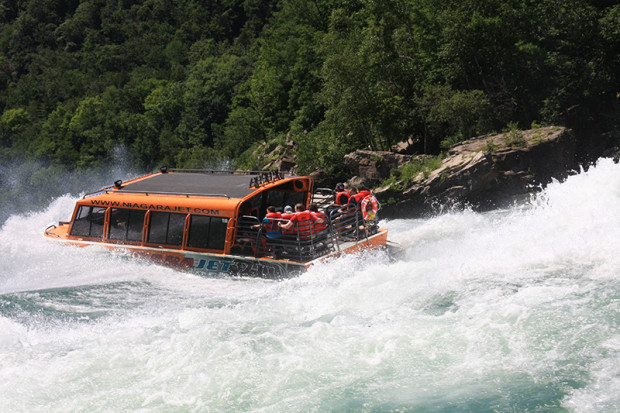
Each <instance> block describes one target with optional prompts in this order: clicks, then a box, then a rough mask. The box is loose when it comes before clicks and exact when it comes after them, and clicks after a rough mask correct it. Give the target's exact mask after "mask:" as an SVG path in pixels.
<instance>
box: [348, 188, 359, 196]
mask: <svg viewBox="0 0 620 413" xmlns="http://www.w3.org/2000/svg"><path fill="white" fill-rule="evenodd" d="M349 193H350V194H351V195H355V194H357V189H355V188H351V189H350V190H349Z"/></svg>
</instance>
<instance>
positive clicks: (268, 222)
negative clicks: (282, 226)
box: [263, 205, 282, 231]
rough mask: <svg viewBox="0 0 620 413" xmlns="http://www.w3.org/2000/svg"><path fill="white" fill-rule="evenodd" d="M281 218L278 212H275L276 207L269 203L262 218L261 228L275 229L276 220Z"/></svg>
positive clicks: (266, 229)
mask: <svg viewBox="0 0 620 413" xmlns="http://www.w3.org/2000/svg"><path fill="white" fill-rule="evenodd" d="M280 218H282V214H281V213H280V212H276V207H274V206H273V205H270V206H268V207H267V213H266V214H265V217H264V218H263V228H264V229H265V231H275V230H277V229H278V220H279V219H280Z"/></svg>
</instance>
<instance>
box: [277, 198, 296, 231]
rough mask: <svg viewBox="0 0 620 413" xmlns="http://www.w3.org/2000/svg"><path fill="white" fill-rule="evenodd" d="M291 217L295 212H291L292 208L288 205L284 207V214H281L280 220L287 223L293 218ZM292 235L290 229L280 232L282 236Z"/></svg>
mask: <svg viewBox="0 0 620 413" xmlns="http://www.w3.org/2000/svg"><path fill="white" fill-rule="evenodd" d="M293 215H295V212H293V208H292V207H291V206H290V205H287V206H285V207H284V212H282V216H281V217H280V218H281V219H282V221H289V220H290V219H291V218H293ZM282 221H280V222H278V224H280V223H282ZM278 227H279V225H278ZM280 229H281V228H280ZM293 233H294V231H293V230H292V229H291V230H282V235H291V234H293Z"/></svg>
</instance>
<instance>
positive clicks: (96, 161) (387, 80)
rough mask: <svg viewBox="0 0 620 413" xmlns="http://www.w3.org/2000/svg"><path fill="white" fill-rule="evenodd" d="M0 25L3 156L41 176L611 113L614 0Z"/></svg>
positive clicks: (107, 5) (457, 134) (446, 138)
mask: <svg viewBox="0 0 620 413" xmlns="http://www.w3.org/2000/svg"><path fill="white" fill-rule="evenodd" d="M0 22H1V26H0V27H1V29H0V160H2V161H3V162H4V163H5V164H6V163H7V162H10V161H11V160H15V159H17V160H19V161H20V162H21V161H23V160H36V161H37V162H40V164H39V165H43V166H44V167H43V168H42V169H41V168H39V169H38V170H40V171H43V172H40V173H41V174H44V175H46V176H48V175H53V174H52V173H51V172H52V171H53V172H54V173H56V172H57V171H60V170H69V171H76V170H77V171H83V170H87V169H88V170H90V169H92V168H97V167H108V166H109V165H110V163H111V162H112V161H113V160H114V159H115V156H118V154H119V153H123V154H125V155H127V156H128V157H129V159H130V163H131V164H132V165H134V166H135V167H136V168H140V169H152V168H154V167H156V166H160V165H164V164H165V165H168V166H175V167H188V168H202V167H214V166H216V165H220V164H221V163H222V162H225V161H228V162H232V163H233V165H234V166H238V167H245V168H255V167H258V166H260V165H253V164H252V163H253V158H252V157H251V156H249V154H250V150H251V149H252V148H255V147H256V146H257V145H258V144H261V143H263V142H272V141H284V140H285V139H292V140H293V141H294V142H295V143H296V144H297V145H298V157H299V162H300V167H301V168H302V170H305V171H309V170H313V169H315V168H324V169H326V170H328V171H329V172H333V173H338V171H339V169H338V168H339V165H340V163H341V161H342V156H343V154H345V153H347V152H349V151H351V150H354V149H356V148H372V149H379V150H387V149H389V148H390V147H391V146H392V145H393V144H394V143H396V142H398V141H402V140H404V139H408V138H410V139H412V140H414V141H415V142H416V143H417V145H416V149H417V151H418V152H419V153H429V154H437V153H439V152H440V151H441V150H442V148H443V147H447V146H449V145H451V144H453V143H455V142H457V141H459V140H463V139H466V138H470V137H472V136H476V135H479V134H483V133H487V132H490V131H493V130H501V129H502V128H503V127H505V126H506V125H507V124H508V123H510V122H518V124H519V125H520V126H521V127H529V125H530V124H531V123H532V122H534V121H535V122H538V123H542V124H550V123H553V124H562V125H567V126H569V127H573V128H582V129H588V130H592V131H594V130H597V131H612V132H613V133H616V134H617V131H618V124H619V120H620V115H619V112H620V110H619V93H620V89H619V88H618V85H620V5H618V2H617V1H606V0H590V1H586V0H512V1H508V0H504V1H501V0H484V1H480V0H458V1H454V0H443V1H436V0H383V1H372V0H329V1H328V0H312V1H308V0H220V1H214V0H204V1H203V0H200V1H199V0H175V1H172V0H81V1H80V0H22V1H18V2H2V3H0ZM39 179H41V177H39Z"/></svg>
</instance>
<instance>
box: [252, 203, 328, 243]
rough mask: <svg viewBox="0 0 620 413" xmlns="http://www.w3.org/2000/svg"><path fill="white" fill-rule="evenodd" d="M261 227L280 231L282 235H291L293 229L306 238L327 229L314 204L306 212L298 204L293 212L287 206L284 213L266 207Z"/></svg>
mask: <svg viewBox="0 0 620 413" xmlns="http://www.w3.org/2000/svg"><path fill="white" fill-rule="evenodd" d="M295 224H297V225H296V227H295V228H293V226H294V225H295ZM263 226H264V228H265V229H266V230H267V231H275V230H278V229H279V230H281V231H282V234H284V235H286V234H293V233H294V231H293V230H294V229H297V231H298V232H299V233H300V234H302V235H303V236H308V235H311V234H316V233H319V232H321V231H325V230H326V229H327V218H326V217H325V214H324V213H323V212H320V211H319V209H318V205H317V204H315V203H312V204H310V207H309V209H308V210H306V209H305V208H304V205H303V204H301V203H299V204H296V205H295V212H293V209H292V208H291V207H290V205H287V206H286V207H285V208H284V212H283V213H280V212H276V208H275V207H274V206H268V207H267V214H265V217H264V218H263Z"/></svg>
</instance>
